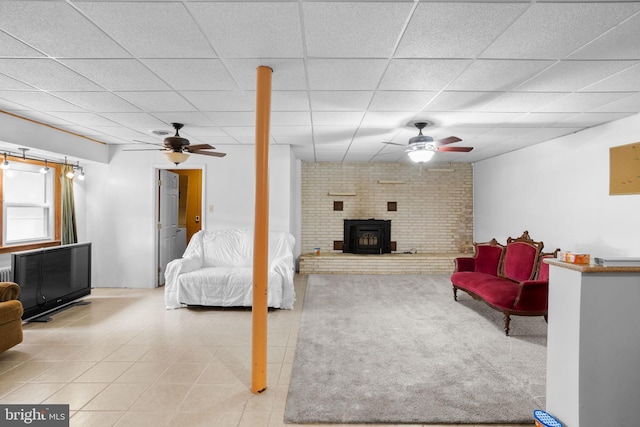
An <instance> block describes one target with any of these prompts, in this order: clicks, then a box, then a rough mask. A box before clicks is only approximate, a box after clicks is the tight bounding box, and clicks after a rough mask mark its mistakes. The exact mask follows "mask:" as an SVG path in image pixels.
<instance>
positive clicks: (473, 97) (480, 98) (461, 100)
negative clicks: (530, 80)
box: [424, 92, 502, 111]
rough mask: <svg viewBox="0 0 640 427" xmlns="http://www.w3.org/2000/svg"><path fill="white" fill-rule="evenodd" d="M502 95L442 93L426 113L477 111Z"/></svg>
mask: <svg viewBox="0 0 640 427" xmlns="http://www.w3.org/2000/svg"><path fill="white" fill-rule="evenodd" d="M500 95H502V92H442V93H440V94H439V95H438V96H437V97H435V98H434V99H433V100H432V101H431V102H430V103H429V105H427V107H426V108H425V109H424V111H476V110H481V109H482V107H484V106H485V105H486V104H488V103H489V102H491V101H493V100H495V99H496V98H497V97H499V96H500Z"/></svg>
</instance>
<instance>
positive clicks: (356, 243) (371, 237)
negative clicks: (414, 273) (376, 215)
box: [342, 219, 391, 254]
mask: <svg viewBox="0 0 640 427" xmlns="http://www.w3.org/2000/svg"><path fill="white" fill-rule="evenodd" d="M342 252H343V253H352V254H388V253H391V220H384V219H345V220H344V245H343V247H342Z"/></svg>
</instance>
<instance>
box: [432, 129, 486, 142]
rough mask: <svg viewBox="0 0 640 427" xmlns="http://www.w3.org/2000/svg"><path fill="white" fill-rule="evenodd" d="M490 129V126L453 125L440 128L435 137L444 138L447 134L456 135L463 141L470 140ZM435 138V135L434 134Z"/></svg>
mask: <svg viewBox="0 0 640 427" xmlns="http://www.w3.org/2000/svg"><path fill="white" fill-rule="evenodd" d="M489 131H491V128H487V127H472V126H455V127H448V128H442V130H441V131H440V132H439V133H438V134H437V139H441V138H446V137H447V136H457V137H458V138H460V139H462V140H463V141H470V140H473V139H474V138H477V137H478V136H480V135H484V134H485V133H487V132H489ZM434 138H436V136H434Z"/></svg>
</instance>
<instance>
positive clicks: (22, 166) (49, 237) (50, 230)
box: [2, 162, 56, 246]
mask: <svg viewBox="0 0 640 427" xmlns="http://www.w3.org/2000/svg"><path fill="white" fill-rule="evenodd" d="M40 168H41V166H39V165H34V164H29V163H19V162H11V168H10V169H4V170H3V171H2V173H3V180H2V182H3V186H6V183H7V175H8V174H10V173H11V172H12V171H22V172H32V173H38V174H39V173H40ZM54 175H55V173H54V169H53V168H52V169H51V170H50V171H49V173H47V174H46V175H44V178H45V189H44V191H45V201H44V202H42V203H26V202H12V201H10V200H6V193H5V192H4V191H3V197H5V199H4V200H3V203H2V246H17V245H24V244H29V243H34V242H49V241H53V240H54V238H55V232H54V230H55V197H56V195H55V185H54V182H53V178H54V177H53V176H54ZM16 207H27V208H33V207H39V208H43V209H44V210H45V211H46V214H45V218H46V223H45V224H44V225H45V230H46V231H45V236H39V237H35V238H32V239H19V240H7V231H8V229H9V220H8V216H7V210H8V209H9V208H16Z"/></svg>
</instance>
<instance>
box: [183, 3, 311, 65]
mask: <svg viewBox="0 0 640 427" xmlns="http://www.w3.org/2000/svg"><path fill="white" fill-rule="evenodd" d="M188 7H189V9H190V10H191V11H192V13H193V16H194V17H195V19H196V20H197V21H198V23H199V25H200V27H201V28H202V30H203V31H204V33H205V34H206V36H207V38H208V39H209V41H210V42H211V44H212V45H213V47H214V48H215V49H216V51H217V52H218V53H219V54H220V56H222V57H228V58H299V57H302V53H303V49H302V42H301V30H300V12H299V10H298V4H297V3H294V2H292V3H284V2H274V3H271V2H268V3H255V2H249V3H245V2H207V3H205V2H202V3H199V2H190V3H189V5H188Z"/></svg>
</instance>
